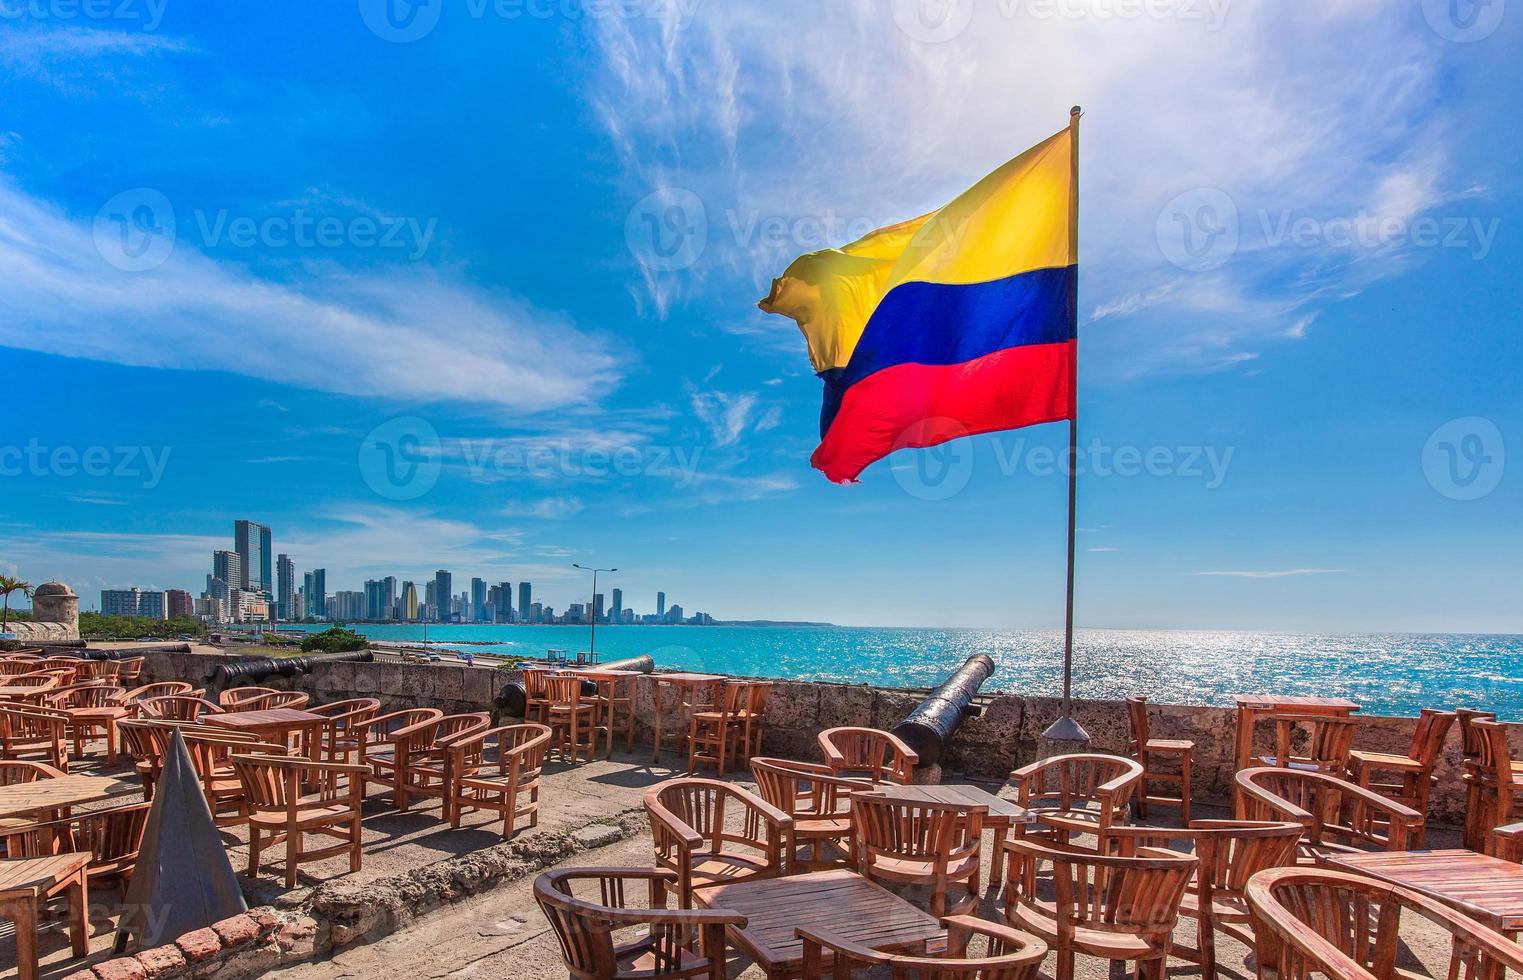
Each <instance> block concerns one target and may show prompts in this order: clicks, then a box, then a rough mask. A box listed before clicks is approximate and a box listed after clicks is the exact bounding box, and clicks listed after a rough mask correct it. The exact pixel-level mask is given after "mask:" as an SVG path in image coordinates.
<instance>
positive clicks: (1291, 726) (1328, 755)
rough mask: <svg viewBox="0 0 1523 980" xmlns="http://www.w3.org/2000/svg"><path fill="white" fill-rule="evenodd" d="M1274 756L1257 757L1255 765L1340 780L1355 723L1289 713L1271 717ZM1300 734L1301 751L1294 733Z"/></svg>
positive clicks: (1351, 742)
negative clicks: (1315, 773) (1332, 777)
mask: <svg viewBox="0 0 1523 980" xmlns="http://www.w3.org/2000/svg"><path fill="white" fill-rule="evenodd" d="M1268 717H1269V721H1270V723H1271V724H1273V725H1274V745H1275V749H1274V754H1273V755H1265V756H1260V757H1259V758H1258V759H1257V760H1256V764H1257V765H1260V766H1278V767H1280V768H1283V769H1299V770H1304V771H1306V772H1321V773H1326V774H1327V775H1329V776H1337V777H1339V778H1340V779H1341V778H1343V776H1344V774H1346V773H1347V772H1348V761H1349V753H1350V751H1351V750H1352V749H1353V747H1354V732H1355V730H1356V729H1358V727H1359V723H1358V722H1357V721H1355V720H1354V719H1352V718H1346V717H1342V716H1338V715H1308V714H1301V713H1298V712H1293V711H1276V712H1273V713H1271V714H1270V715H1269V716H1268ZM1302 730H1304V731H1305V732H1306V739H1305V742H1304V749H1298V747H1297V746H1296V733H1297V732H1298V731H1302Z"/></svg>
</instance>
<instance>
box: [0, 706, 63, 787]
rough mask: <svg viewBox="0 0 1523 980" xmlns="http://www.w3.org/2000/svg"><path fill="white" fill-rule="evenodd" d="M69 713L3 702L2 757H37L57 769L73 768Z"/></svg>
mask: <svg viewBox="0 0 1523 980" xmlns="http://www.w3.org/2000/svg"><path fill="white" fill-rule="evenodd" d="M68 737H69V716H68V715H66V714H64V713H63V712H62V711H55V710H53V709H51V708H40V707H32V706H31V705H19V706H18V705H0V759H6V760H12V759H20V758H23V757H25V756H37V757H40V758H41V759H42V761H44V762H46V763H47V764H48V765H50V766H52V767H53V768H55V769H59V770H62V771H63V772H68V771H69V758H68V753H67V752H66V751H65V749H64V746H65V745H66V744H67V742H68Z"/></svg>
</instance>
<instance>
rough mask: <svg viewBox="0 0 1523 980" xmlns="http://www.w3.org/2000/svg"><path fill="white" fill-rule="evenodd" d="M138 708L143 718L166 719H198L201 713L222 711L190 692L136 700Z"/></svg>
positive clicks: (218, 713)
mask: <svg viewBox="0 0 1523 980" xmlns="http://www.w3.org/2000/svg"><path fill="white" fill-rule="evenodd" d="M138 710H139V712H140V713H141V715H142V717H144V718H162V719H164V720H166V721H198V720H200V718H201V716H202V715H220V714H222V713H223V711H222V708H221V707H219V706H218V705H215V704H212V703H211V702H210V701H208V700H206V699H205V698H202V697H196V696H194V695H190V694H170V695H166V696H163V697H157V698H146V699H144V700H142V701H139V702H138Z"/></svg>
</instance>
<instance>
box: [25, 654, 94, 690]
mask: <svg viewBox="0 0 1523 980" xmlns="http://www.w3.org/2000/svg"><path fill="white" fill-rule="evenodd" d="M84 662H85V661H84V660H82V659H81V658H79V657H43V658H42V659H41V660H39V661H37V662H36V663H34V664H32V670H33V671H48V672H56V673H57V675H58V683H59V684H72V683H74V676H75V672H76V670H77V669H78V668H79V665H80V664H82V663H84Z"/></svg>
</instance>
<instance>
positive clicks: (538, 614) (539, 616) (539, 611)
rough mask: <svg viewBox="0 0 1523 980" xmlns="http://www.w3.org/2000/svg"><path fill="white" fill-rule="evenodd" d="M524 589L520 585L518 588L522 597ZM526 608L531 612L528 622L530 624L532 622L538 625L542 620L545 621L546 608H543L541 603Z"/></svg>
mask: <svg viewBox="0 0 1523 980" xmlns="http://www.w3.org/2000/svg"><path fill="white" fill-rule="evenodd" d="M523 589H524V587H523V586H522V585H520V586H519V587H518V594H519V595H520V596H522V595H524V591H523ZM525 608H527V609H528V610H529V612H528V621H529V622H531V623H538V622H540V621H541V620H543V619H544V616H545V608H544V607H543V606H541V605H540V604H539V603H537V602H536V603H534V604H532V605H530V606H527V607H525Z"/></svg>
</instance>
